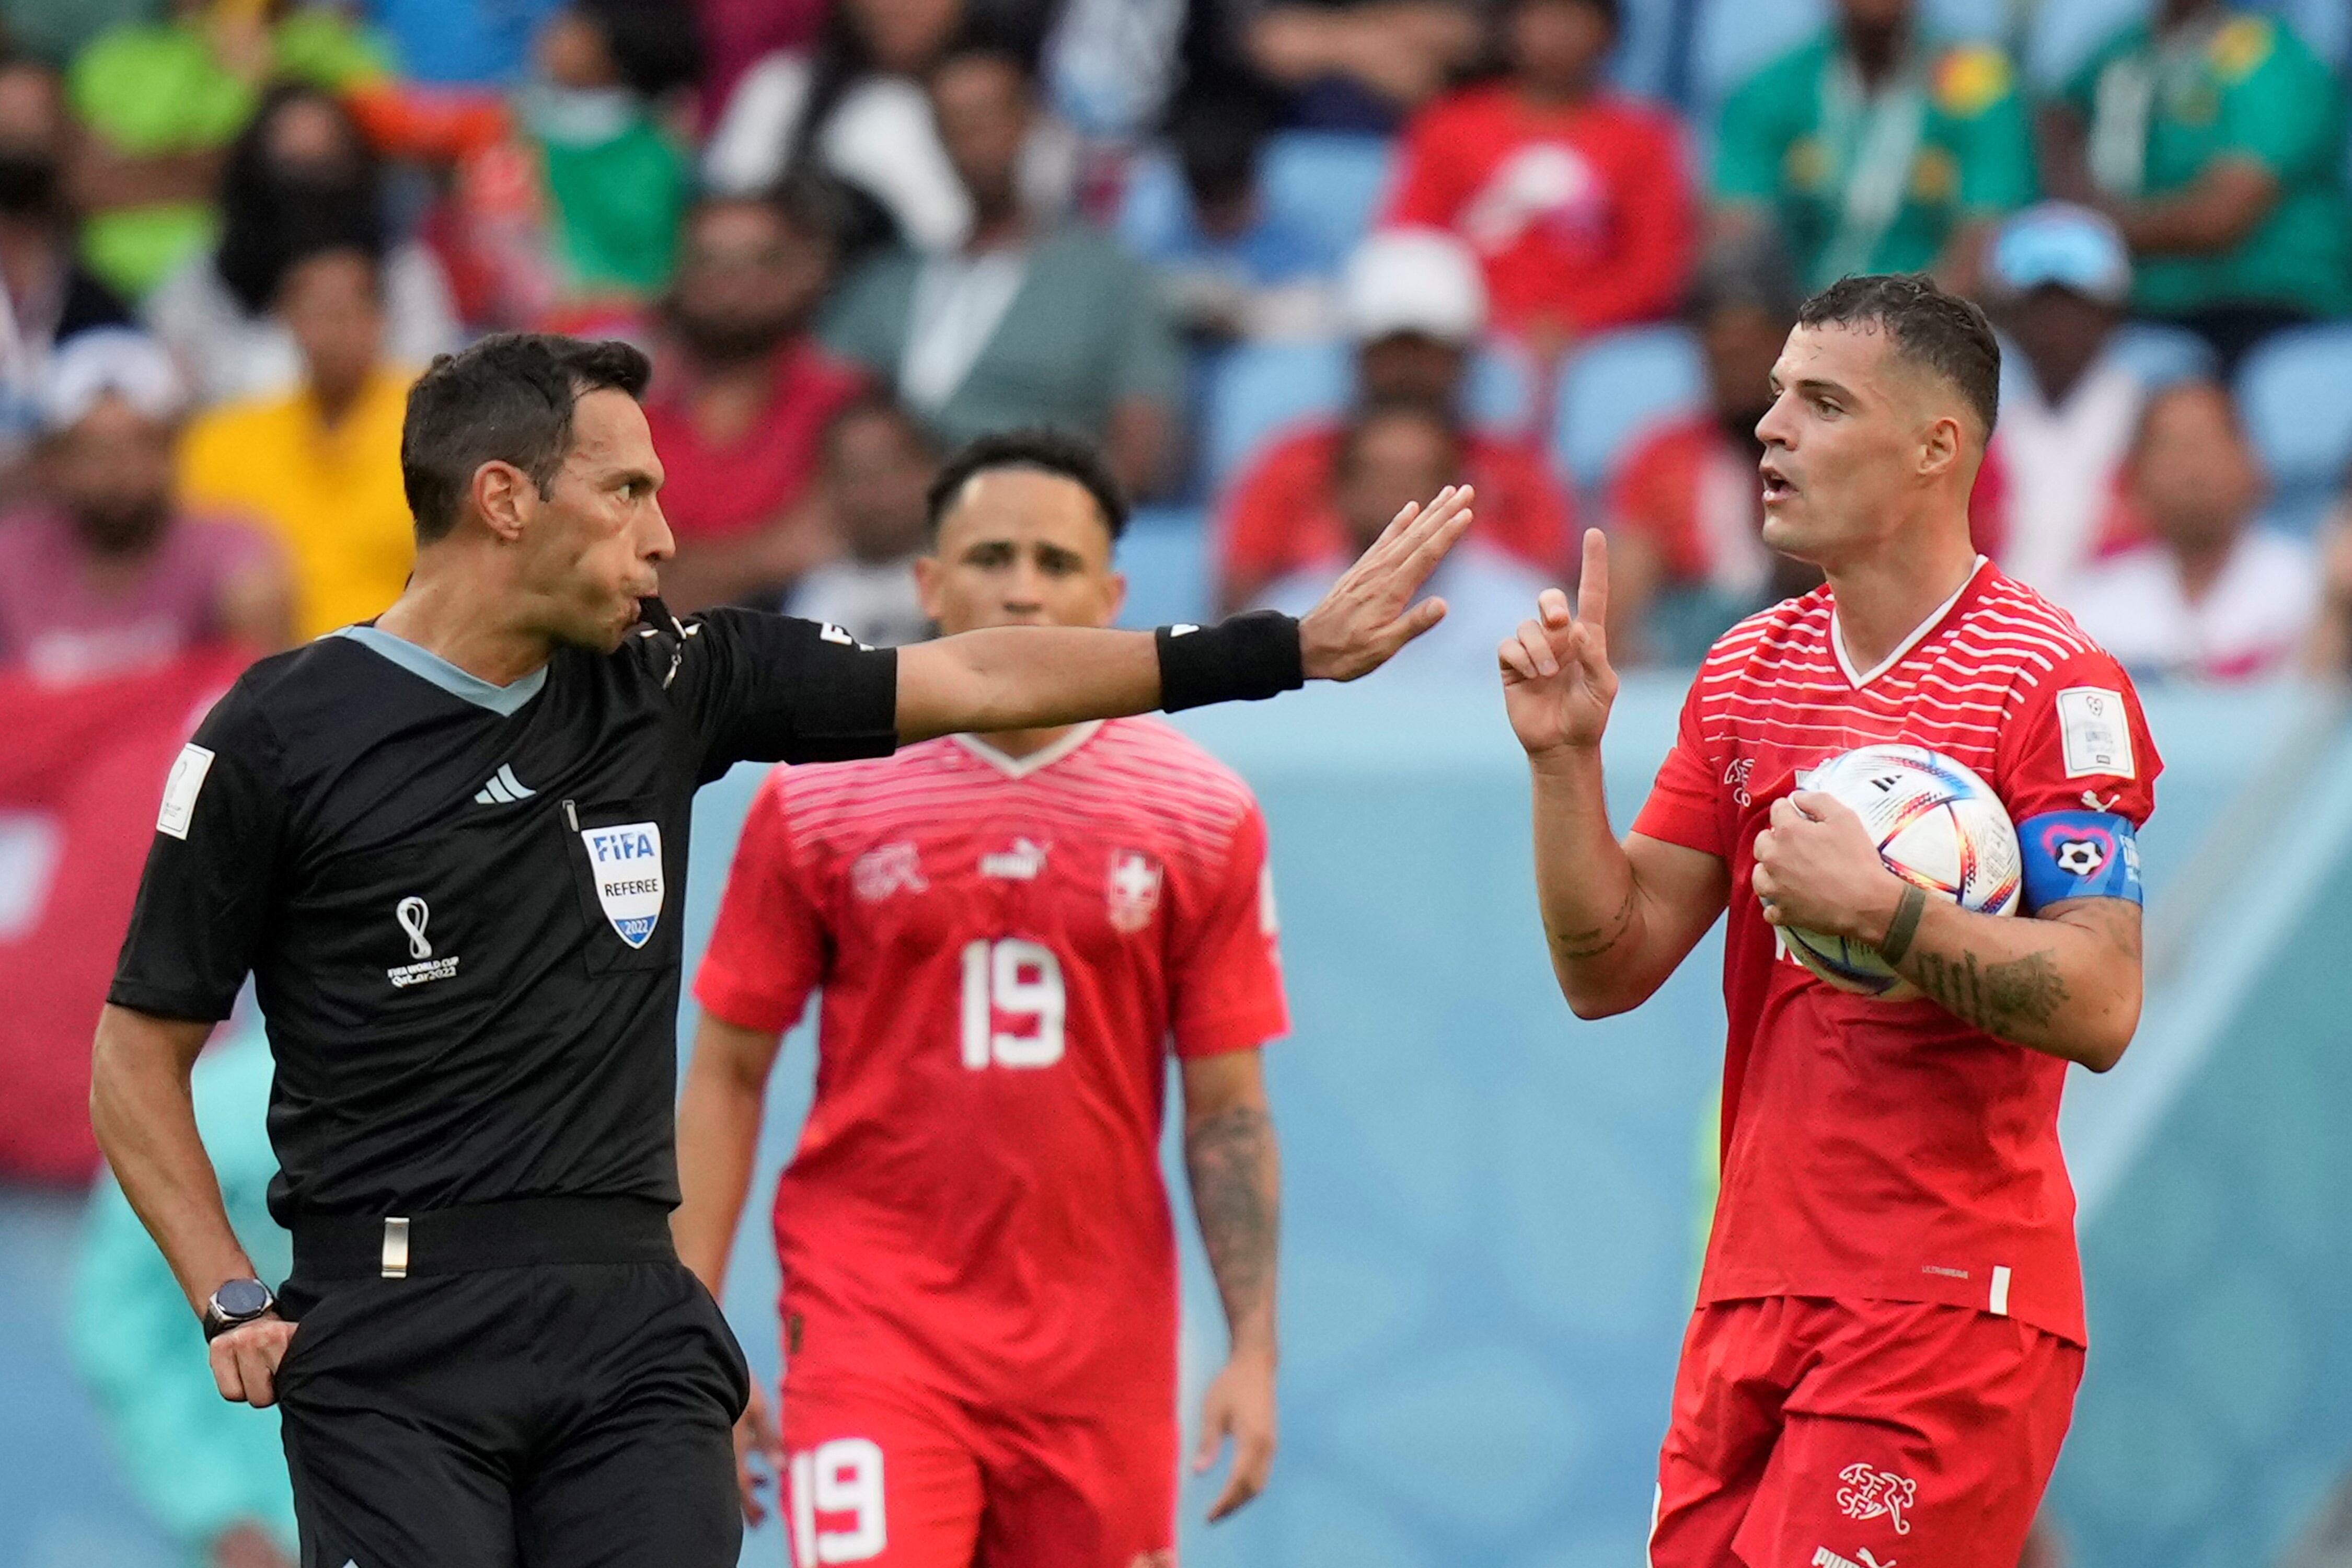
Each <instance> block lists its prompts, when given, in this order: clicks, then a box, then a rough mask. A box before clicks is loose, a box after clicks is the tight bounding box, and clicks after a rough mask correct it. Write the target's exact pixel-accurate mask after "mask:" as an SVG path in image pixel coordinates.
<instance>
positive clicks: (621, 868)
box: [580, 822, 662, 947]
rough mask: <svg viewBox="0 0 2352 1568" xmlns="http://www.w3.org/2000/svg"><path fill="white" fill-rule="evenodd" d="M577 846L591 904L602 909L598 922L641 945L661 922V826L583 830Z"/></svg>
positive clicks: (627, 825)
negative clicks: (584, 855)
mask: <svg viewBox="0 0 2352 1568" xmlns="http://www.w3.org/2000/svg"><path fill="white" fill-rule="evenodd" d="M580 842H581V843H582V844H583V845H584V846H586V847H587V850H588V870H589V873H590V875H592V876H593V877H594V878H595V879H596V901H597V902H598V903H599V904H601V905H603V906H604V918H605V919H606V920H608V921H612V922H613V929H614V931H617V932H619V933H620V937H621V940H622V941H623V942H627V943H628V944H629V945H630V946H631V947H643V946H645V945H646V942H648V941H650V940H652V937H653V934H654V927H655V926H656V925H658V924H659V923H660V922H661V911H662V852H661V824H660V823H658V822H623V823H617V824H615V825H614V826H611V827H583V828H582V829H581V830H580Z"/></svg>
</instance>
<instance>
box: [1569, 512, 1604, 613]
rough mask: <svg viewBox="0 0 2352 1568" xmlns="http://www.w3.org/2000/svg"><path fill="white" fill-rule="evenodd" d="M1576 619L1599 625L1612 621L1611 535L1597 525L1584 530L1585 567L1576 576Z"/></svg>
mask: <svg viewBox="0 0 2352 1568" xmlns="http://www.w3.org/2000/svg"><path fill="white" fill-rule="evenodd" d="M1576 618H1577V619H1578V620H1580V621H1586V622H1589V623H1591V625H1593V626H1607V625H1608V624H1609V536H1608V535H1607V534H1605V533H1603V532H1601V531H1600V530H1599V529H1597V528H1588V529H1586V530H1585V531H1584V568H1583V570H1582V571H1581V572H1580V573H1579V574H1578V575H1577V579H1576Z"/></svg>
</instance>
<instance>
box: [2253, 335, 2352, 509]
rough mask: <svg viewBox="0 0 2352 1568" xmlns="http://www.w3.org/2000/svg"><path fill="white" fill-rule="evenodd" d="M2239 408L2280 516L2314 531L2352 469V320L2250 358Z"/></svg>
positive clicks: (2271, 345)
mask: <svg viewBox="0 0 2352 1568" xmlns="http://www.w3.org/2000/svg"><path fill="white" fill-rule="evenodd" d="M2238 405H2239V407H2240V409H2241V410H2242V413H2243V415H2244V416H2245V421H2246V430H2247V433H2248V434H2249V435H2251V436H2252V437H2253V441H2254V445H2255V447H2257V448H2259V449H2260V451H2261V452H2262V455H2263V467H2264V468H2267V469H2268V470H2269V472H2270V478H2271V484H2272V487H2273V521H2276V522H2278V523H2279V524H2280V525H2281V526H2283V527H2290V528H2295V529H2298V530H2304V529H2308V528H2309V527H2310V525H2311V524H2313V523H2314V522H2315V521H2317V520H2318V518H2319V517H2320V516H2321V515H2322V514H2323V513H2324V512H2325V511H2326V507H2327V503H2328V501H2329V500H2330V499H2331V498H2332V497H2334V496H2335V495H2336V492H2337V491H2338V490H2339V489H2341V488H2342V487H2343V485H2344V483H2345V481H2346V478H2347V471H2352V323H2345V322H2338V323H2335V324H2332V325H2328V326H2320V327H2300V328H2297V329H2295V330H2294V331H2288V332H2282V333H2280V334H2279V335H2278V336H2276V337H2274V338H2273V339H2271V340H2270V341H2269V342H2265V343H2264V344H2263V346H2262V347H2260V348H2258V349H2256V350H2255V351H2254V352H2253V353H2251V354H2249V355H2247V356H2246V361H2245V363H2244V364H2243V365H2242V366H2241V367H2240V368H2239V371H2238Z"/></svg>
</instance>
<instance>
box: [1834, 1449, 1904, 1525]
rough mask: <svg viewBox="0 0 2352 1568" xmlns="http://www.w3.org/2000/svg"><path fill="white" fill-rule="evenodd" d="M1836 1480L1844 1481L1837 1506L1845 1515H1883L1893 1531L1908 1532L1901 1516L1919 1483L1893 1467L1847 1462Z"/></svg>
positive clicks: (1877, 1516)
mask: <svg viewBox="0 0 2352 1568" xmlns="http://www.w3.org/2000/svg"><path fill="white" fill-rule="evenodd" d="M1838 1479H1839V1480H1841V1481H1843V1482H1844V1483H1845V1485H1843V1486H1842V1487H1840V1488H1839V1489H1838V1495H1837V1505H1838V1508H1839V1510H1840V1511H1842V1512H1843V1514H1844V1515H1845V1516H1846V1518H1848V1519H1877V1518H1879V1517H1880V1516H1882V1515H1884V1516H1885V1519H1886V1520H1887V1521H1888V1522H1889V1523H1891V1524H1893V1525H1894V1526H1895V1534H1897V1535H1908V1534H1910V1533H1911V1521H1909V1520H1907V1519H1905V1518H1904V1517H1903V1516H1904V1514H1906V1512H1908V1511H1909V1510H1910V1508H1911V1500H1912V1499H1914V1498H1915V1497H1916V1496H1917V1495H1918V1493H1919V1483H1918V1482H1916V1481H1915V1480H1913V1479H1911V1478H1910V1477H1908V1476H1898V1475H1896V1474H1895V1472H1894V1471H1893V1470H1879V1469H1873V1468H1871V1467H1870V1466H1868V1465H1848V1466H1847V1467H1846V1468H1844V1469H1843V1470H1840V1471H1839V1472H1838Z"/></svg>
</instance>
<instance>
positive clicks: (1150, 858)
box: [695, 719, 1289, 1409]
mask: <svg viewBox="0 0 2352 1568" xmlns="http://www.w3.org/2000/svg"><path fill="white" fill-rule="evenodd" d="M819 988H822V990H823V992H824V998H823V1001H822V1003H821V1004H820V1006H819V1011H818V1015H817V1019H818V1021H817V1077H816V1101H815V1104H814V1106H813V1107H812V1108H811V1110H810V1111H809V1118H808V1123H807V1125H806V1127H805V1128H804V1129H803V1131H802V1134H801V1142H800V1147H799V1149H798V1151H797V1152H795V1153H794V1155H793V1162H792V1164H791V1165H790V1167H789V1168H788V1169H787V1170H786V1171H785V1173H784V1176H783V1180H782V1183H781V1184H779V1186H778V1188H777V1190H776V1210H775V1227H776V1246H777V1249H778V1253H779V1255H780V1257H781V1258H782V1265H783V1279H784V1284H783V1301H782V1310H783V1312H784V1317H785V1321H786V1323H787V1324H789V1325H792V1327H791V1328H789V1329H788V1331H787V1334H786V1341H787V1347H786V1348H787V1353H788V1354H792V1353H797V1354H798V1355H799V1356H801V1357H803V1358H806V1359H808V1360H809V1361H811V1362H821V1363H822V1364H824V1365H827V1366H838V1367H841V1368H844V1369H846V1370H852V1371H858V1372H864V1373H875V1372H877V1371H880V1372H884V1373H898V1374H903V1375H906V1376H909V1377H913V1378H917V1379H919V1380H921V1381H923V1382H925V1383H928V1384H931V1385H933V1386H938V1387H941V1388H943V1389H945V1390H946V1391H948V1392H949V1393H950V1394H954V1395H956V1396H958V1397H961V1398H968V1399H971V1400H974V1401H977V1402H1018V1403H1020V1404H1021V1405H1024V1406H1026V1407H1029V1408H1049V1409H1050V1408H1069V1409H1083V1408H1094V1407H1099V1406H1100V1405H1103V1404H1105V1403H1107V1402H1108V1403H1114V1404H1122V1405H1123V1404H1127V1403H1129V1402H1131V1401H1132V1400H1133V1399H1134V1398H1135V1397H1136V1395H1137V1393H1138V1391H1139V1389H1140V1390H1143V1391H1147V1392H1148V1393H1149V1395H1150V1397H1151V1398H1153V1399H1156V1400H1159V1401H1160V1402H1163V1403H1164V1402H1165V1400H1166V1399H1169V1398H1172V1397H1173V1388H1174V1380H1175V1354H1176V1306H1177V1292H1176V1247H1175V1231H1174V1227H1173V1226H1172V1224H1171V1219H1170V1215H1169V1208H1168V1196H1167V1192H1166V1188H1165V1185H1164V1184H1163V1183H1162V1181H1161V1179H1160V1123H1161V1118H1162V1113H1163V1110H1164V1104H1165V1097H1166V1085H1167V1049H1168V1046H1169V1043H1170V1042H1171V1040H1172V1041H1173V1044H1174V1048H1175V1051H1176V1053H1177V1055H1179V1056H1181V1057H1188V1058H1189V1057H1202V1056H1210V1055H1213V1054H1215V1053H1217V1052H1220V1051H1233V1050H1245V1049H1249V1048H1251V1047H1255V1046H1258V1045H1260V1044H1262V1043H1264V1042H1265V1041H1266V1040H1268V1039H1270V1038H1273V1037H1276V1036H1278V1035H1281V1034H1283V1033H1284V1032H1286V1030H1287V1028H1288V1027H1289V1021H1288V1016H1287V1013H1286V1008H1285V1005H1284V1002H1283V994H1282V978H1281V969H1280V965H1279V963H1278V960H1277V958H1276V938H1275V921H1274V905H1273V898H1272V893H1271V884H1270V881H1269V879H1268V876H1267V872H1266V866H1265V822H1264V819H1263V818H1262V817H1261V816H1259V814H1258V808H1257V804H1256V802H1255V799H1254V798H1253V797H1252V796H1251V795H1250V792H1249V788H1248V786H1247V785H1245V784H1243V783H1242V782H1241V780H1240V779H1239V778H1237V777H1236V776H1234V773H1232V772H1231V771H1230V770H1229V769H1227V768H1225V767H1224V766H1223V764H1222V763H1218V762H1217V761H1215V759H1213V758H1212V757H1210V756H1209V755H1208V754H1207V753H1206V752H1202V750H1201V749H1200V748H1199V747H1198V746H1196V745H1194V744H1193V743H1192V742H1191V741H1189V740H1187V739H1186V738H1185V737H1184V736H1182V735H1181V734H1180V733H1178V732H1177V731H1175V730H1174V729H1172V728H1171V727H1169V726H1168V725H1167V724H1164V723H1162V722H1160V721H1158V720H1154V719H1120V720H1114V721H1110V722H1108V723H1104V724H1092V725H1085V726H1081V727H1080V728H1078V729H1077V730H1076V731H1072V732H1071V734H1070V735H1069V736H1068V737H1067V738H1066V739H1065V740H1064V741H1062V742H1057V743H1056V744H1055V745H1054V746H1052V747H1050V748H1048V749H1047V750H1045V751H1043V752H1037V753H1035V754H1034V755H1032V756H1029V757H1026V758H1023V759H1020V760H1018V761H1015V760H1013V759H1010V758H1007V757H1005V756H1004V755H1003V754H1002V753H1000V752H996V751H994V750H993V749H992V748H991V747H989V746H987V745H986V744H985V743H983V742H978V741H974V740H971V739H970V738H968V737H964V736H950V737H947V738H944V739H940V740H936V741H930V742H924V743H922V744H920V745H917V746H911V747H908V748H907V749H906V750H904V751H901V752H898V754H896V755H895V756H890V757H882V758H877V759H874V760H872V761H866V762H854V763H833V764H828V765H826V766H824V767H808V768H779V769H777V770H776V772H775V773H774V774H773V775H772V777H771V778H770V779H769V780H768V782H767V784H765V785H764V786H763V787H762V788H761V791H760V794H759V796H758V798H757V800H756V801H755V802H754V804H753V805H752V807H751V816H750V818H749V820H748V821H747V822H746V823H745V825H744V828H743V837H742V840H741V842H740V845H739V846H738V847H737V849H736V852H735V866H734V871H733V874H732V876H731V877H730V879H729V881H728V885H727V891H726V895H725V898H724V900H723V901H722V903H721V905H720V908H719V925H718V929H717V931H715V932H714V933H713V934H712V937H711V941H710V948H709V952H708V954H707V955H706V956H705V958H704V959H703V963H702V968H701V972H700V973H699V974H698V977H697V979H696V982H695V994H696V995H697V996H698V998H700V1000H701V1002H702V1005H704V1006H706V1007H708V1008H709V1010H710V1011H711V1012H712V1013H713V1014H715V1015H716V1016H719V1017H720V1018H724V1019H726V1020H728V1021H729V1022H730V1023H733V1024H737V1025H740V1026H745V1027H750V1028H759V1029H783V1028H788V1027H790V1026H792V1025H793V1023H794V1022H795V1021H796V1020H798V1018H799V1017H800V1016H801V1011H802V1009H803V1005H805V1004H806V1003H807V1000H808V995H809V993H810V992H811V991H813V990H816V989H819ZM1160 1390H1164V1391H1165V1393H1160V1392H1157V1391H1160Z"/></svg>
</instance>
